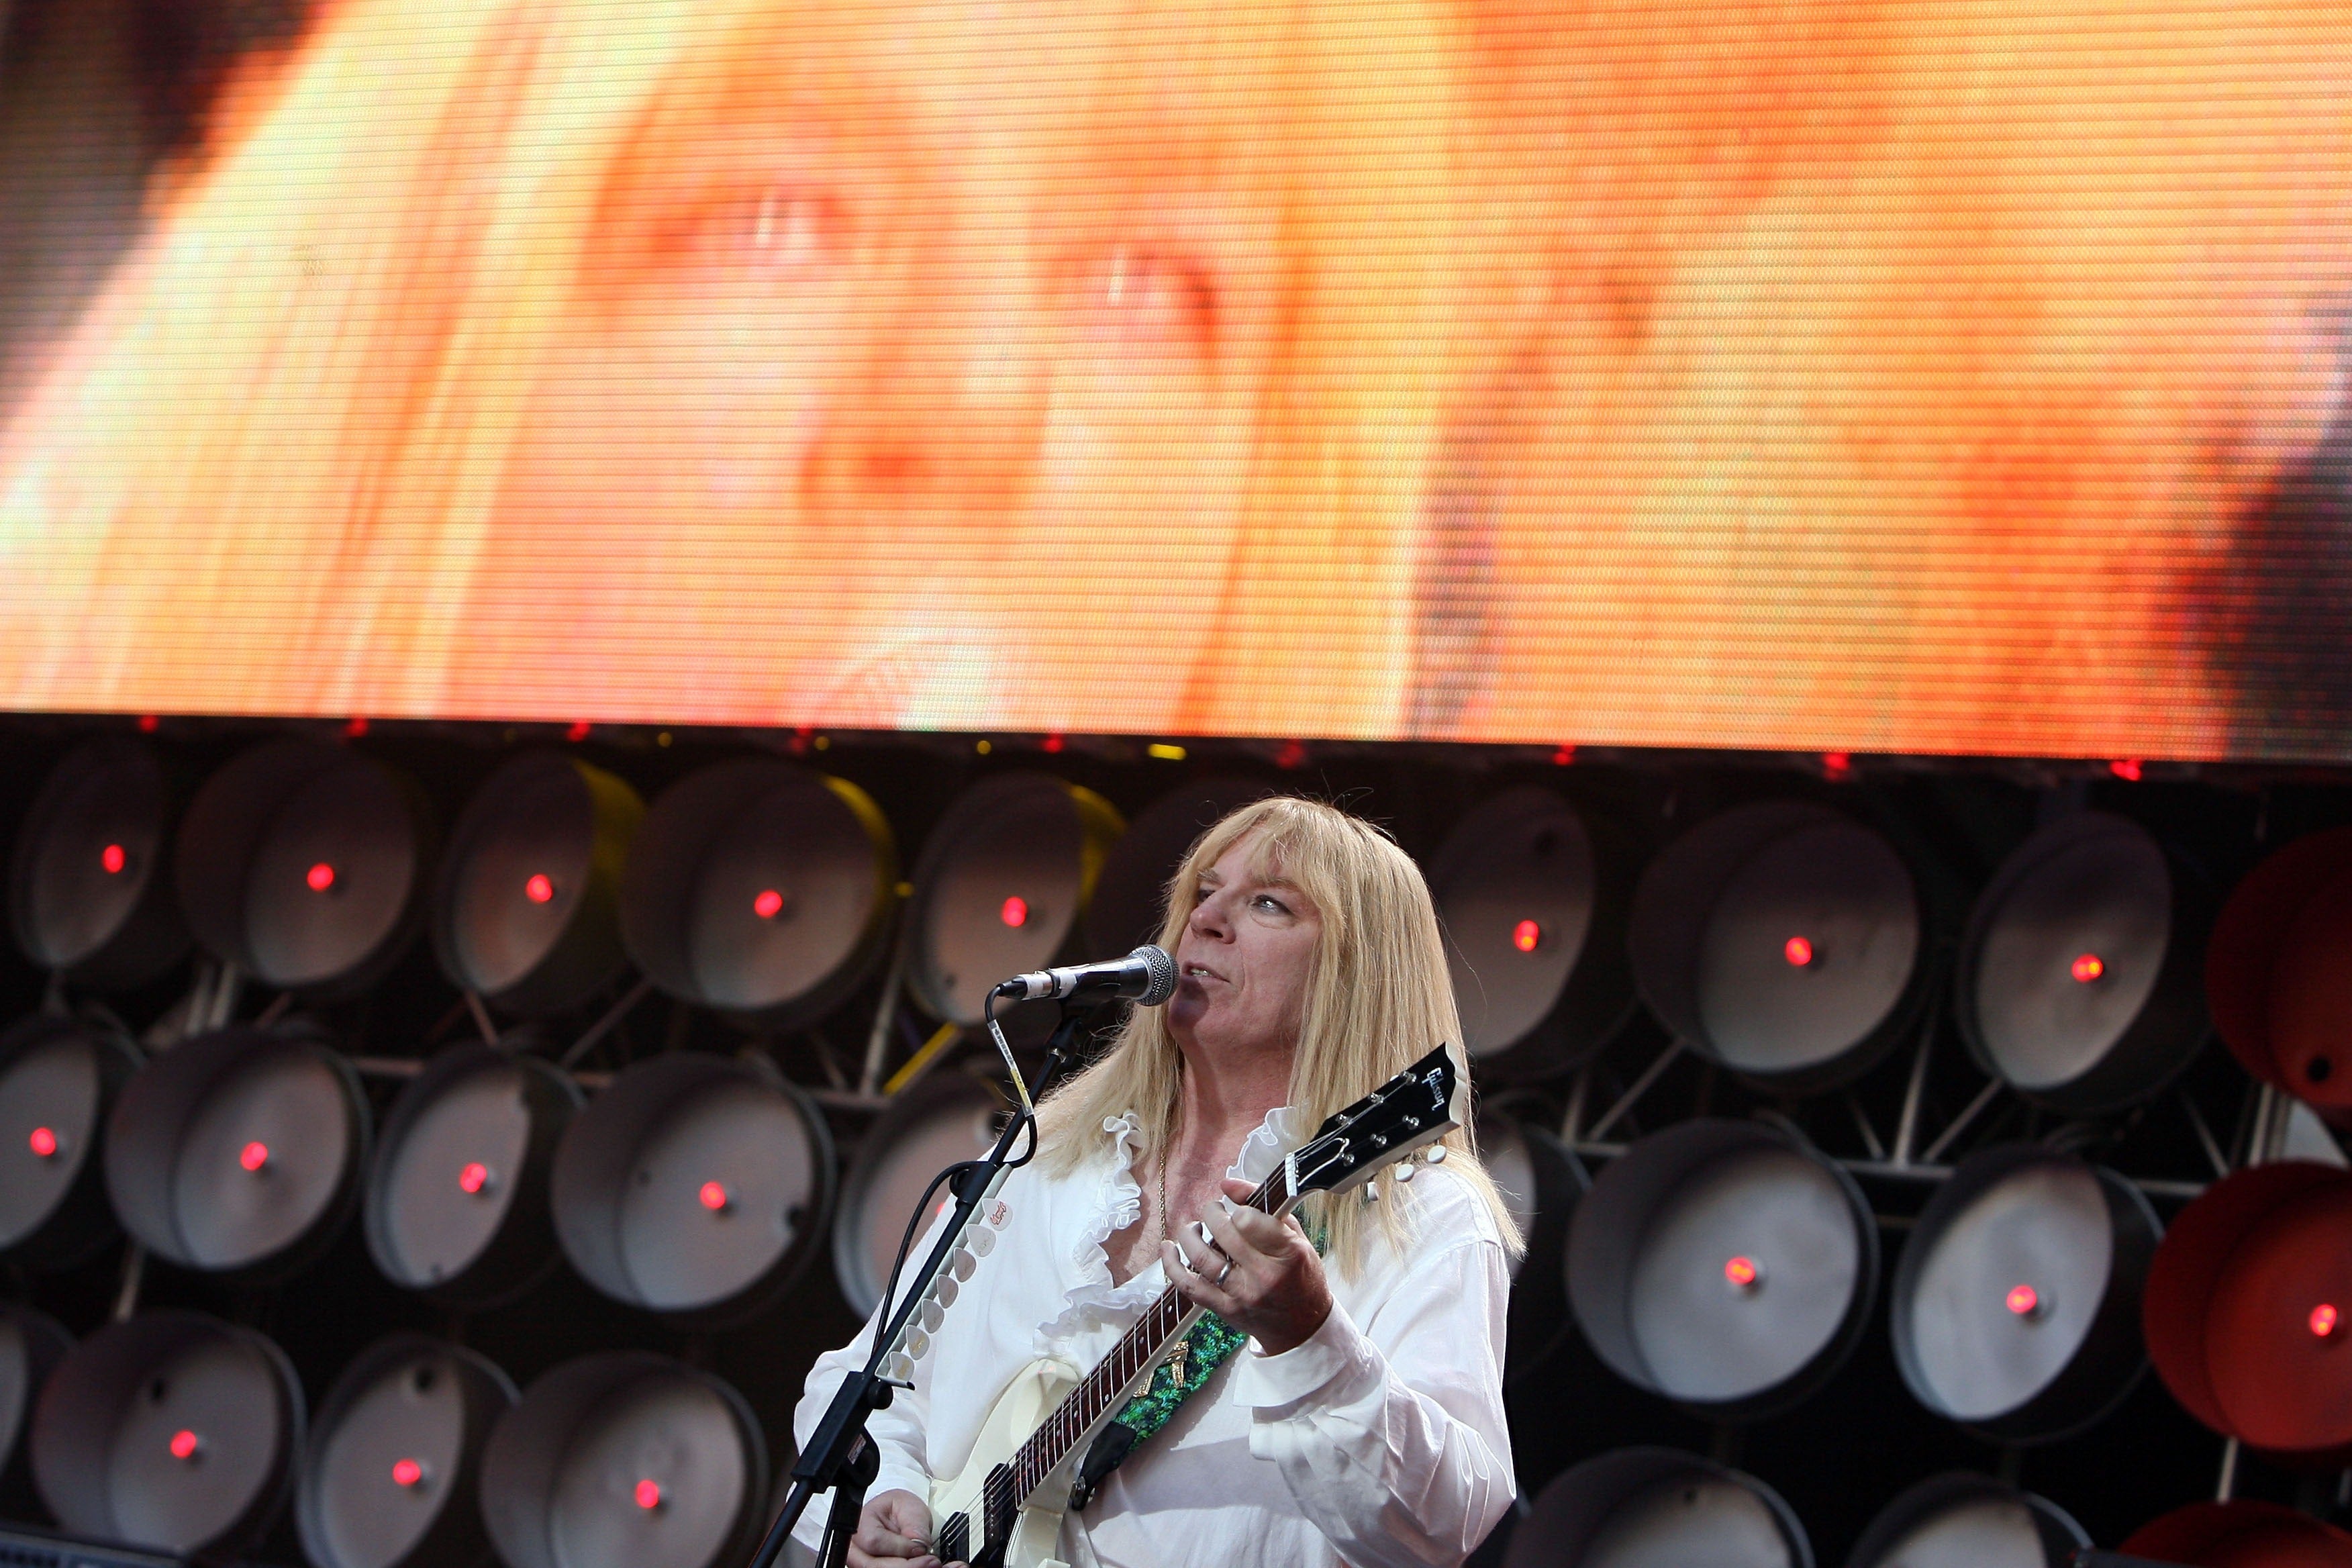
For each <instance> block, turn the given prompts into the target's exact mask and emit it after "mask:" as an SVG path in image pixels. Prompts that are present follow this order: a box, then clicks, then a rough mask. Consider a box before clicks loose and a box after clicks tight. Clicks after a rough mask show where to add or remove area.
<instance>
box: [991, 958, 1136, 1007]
mask: <svg viewBox="0 0 2352 1568" xmlns="http://www.w3.org/2000/svg"><path fill="white" fill-rule="evenodd" d="M996 994H997V995H999V996H1009V997H1011V998H1013V1000H1014V1001H1016V1002H1038V1001H1044V1000H1046V999H1048V998H1053V997H1077V996H1083V997H1086V998H1088V999H1089V1000H1093V1001H1099V1002H1108V1001H1110V1000H1111V999H1112V998H1114V997H1128V998H1131V999H1133V1000H1134V1001H1136V1002H1137V1003H1139V1004H1140V1005H1143V1006H1146V1007H1157V1006H1159V1005H1160V1004H1161V1003H1162V1002H1165V1001H1167V1000H1168V998H1170V997H1171V996H1173V995H1175V994H1176V961H1175V960H1174V959H1172V958H1171V957H1169V956H1168V950H1167V949H1166V948H1164V947H1153V946H1151V945H1150V944H1149V943H1146V944H1145V945H1144V946H1142V947H1139V948H1137V949H1136V950H1135V951H1134V952H1130V953H1129V954H1128V955H1127V956H1126V957H1125V958H1106V959H1104V960H1102V961H1101V962H1099V963H1073V964H1068V965H1066V966H1064V967H1063V968H1060V969H1033V970H1031V971H1030V972H1029V973H1026V974H1016V975H1014V976H1013V978H1012V979H1010V980H1006V981H1002V982H1000V983H999V984H997V987H996Z"/></svg>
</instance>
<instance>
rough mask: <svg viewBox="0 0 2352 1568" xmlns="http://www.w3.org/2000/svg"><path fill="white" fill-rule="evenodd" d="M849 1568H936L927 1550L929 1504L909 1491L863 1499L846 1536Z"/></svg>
mask: <svg viewBox="0 0 2352 1568" xmlns="http://www.w3.org/2000/svg"><path fill="white" fill-rule="evenodd" d="M849 1568H940V1560H939V1559H938V1558H937V1557H935V1556H933V1555H932V1554H931V1505H930V1504H929V1503H927V1502H925V1501H924V1500H922V1499H921V1498H919V1497H917V1496H916V1495H915V1494H914V1493H912V1492H909V1491H889V1492H884V1493H882V1494H881V1495H879V1496H878V1497H871V1498H868V1499H866V1511H865V1512H863V1513H861V1514H859V1515H858V1516H857V1533H856V1534H855V1535H853V1536H851V1537H850V1538H849Z"/></svg>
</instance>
